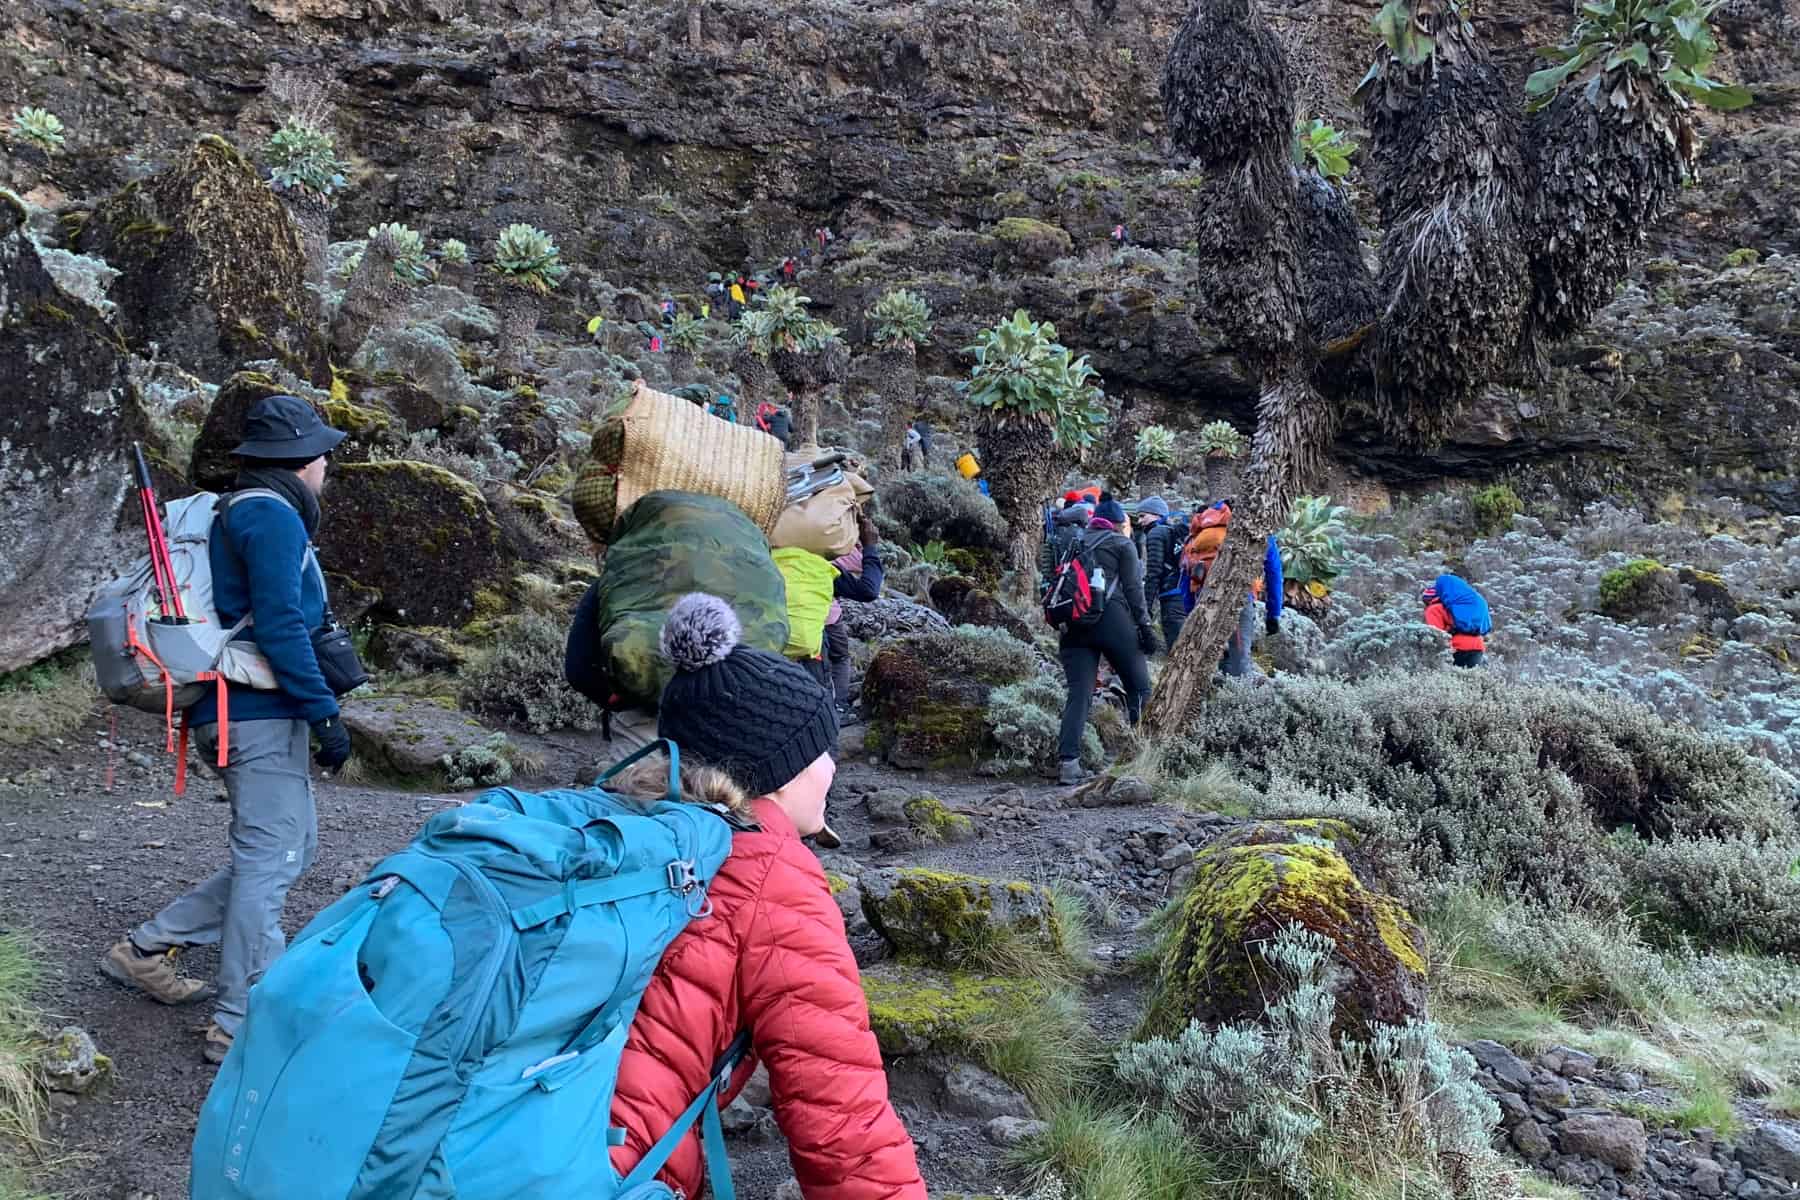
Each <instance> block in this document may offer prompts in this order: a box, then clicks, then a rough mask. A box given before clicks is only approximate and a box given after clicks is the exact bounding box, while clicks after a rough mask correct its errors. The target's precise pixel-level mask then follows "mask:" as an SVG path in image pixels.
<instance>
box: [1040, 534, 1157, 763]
mask: <svg viewBox="0 0 1800 1200" xmlns="http://www.w3.org/2000/svg"><path fill="white" fill-rule="evenodd" d="M1068 511H1078V510H1068ZM1059 515H1060V514H1059ZM1124 527H1125V510H1124V508H1123V507H1121V506H1120V504H1119V502H1118V501H1116V500H1103V501H1101V502H1100V504H1099V506H1098V507H1096V508H1095V509H1094V515H1093V517H1092V518H1090V519H1089V521H1088V524H1087V528H1086V530H1084V531H1082V532H1081V533H1080V534H1079V540H1078V541H1074V542H1072V543H1071V544H1070V545H1069V547H1068V549H1067V550H1065V551H1064V552H1063V554H1062V556H1061V558H1060V559H1059V560H1058V563H1057V565H1056V567H1055V568H1054V570H1055V572H1056V575H1055V577H1053V578H1052V580H1051V583H1050V589H1049V591H1048V592H1047V593H1046V594H1045V597H1044V616H1045V619H1046V620H1048V621H1049V622H1050V623H1051V624H1052V625H1057V626H1058V627H1059V628H1060V629H1061V630H1062V641H1061V643H1060V646H1059V648H1058V656H1059V657H1060V658H1061V659H1062V665H1063V673H1064V675H1065V676H1066V678H1067V682H1068V698H1067V699H1066V700H1065V701H1064V703H1063V714H1062V732H1061V736H1060V737H1059V738H1058V740H1057V747H1056V756H1057V781H1058V782H1059V783H1062V784H1065V785H1071V786H1072V785H1074V784H1077V783H1080V782H1081V781H1082V780H1083V779H1084V778H1085V777H1086V776H1085V773H1084V772H1083V771H1082V767H1081V735H1082V731H1083V730H1084V729H1086V728H1087V719H1088V713H1089V711H1090V710H1091V709H1092V708H1093V705H1094V684H1095V682H1096V681H1098V679H1099V677H1100V660H1101V659H1105V660H1106V662H1107V663H1108V664H1109V665H1111V667H1112V669H1113V671H1114V672H1116V673H1117V674H1118V677H1119V681H1120V683H1122V684H1123V685H1124V687H1125V712H1126V717H1127V719H1129V721H1130V722H1131V724H1133V725H1136V724H1137V722H1138V715H1139V714H1140V713H1141V712H1142V711H1143V706H1144V701H1145V700H1147V699H1149V697H1150V667H1149V664H1148V663H1147V662H1146V661H1145V656H1146V655H1149V654H1154V653H1155V652H1156V648H1157V646H1156V632H1155V630H1154V628H1153V627H1152V626H1151V623H1150V611H1149V609H1148V608H1146V607H1145V605H1144V577H1143V568H1142V566H1140V565H1139V563H1138V556H1137V551H1136V550H1135V549H1133V548H1132V545H1131V538H1130V537H1128V536H1127V535H1126V534H1125V533H1124Z"/></svg>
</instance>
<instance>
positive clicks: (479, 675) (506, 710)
mask: <svg viewBox="0 0 1800 1200" xmlns="http://www.w3.org/2000/svg"><path fill="white" fill-rule="evenodd" d="M563 634H564V628H563V625H562V624H560V623H558V622H556V621H552V620H551V619H550V618H548V617H544V616H540V615H538V614H537V613H521V614H519V615H518V616H515V617H510V618H508V619H507V620H505V621H504V622H503V623H502V624H501V625H500V628H499V630H498V632H497V633H495V635H494V640H493V642H492V643H491V644H490V645H489V646H487V647H486V648H485V649H484V650H482V652H481V653H480V654H478V655H477V656H476V657H475V659H474V661H473V662H471V663H470V664H469V665H468V666H467V667H465V668H464V669H463V671H462V673H461V674H460V676H459V684H460V690H459V693H458V700H459V701H460V702H461V704H462V705H463V707H465V708H468V709H471V710H473V711H475V712H479V713H484V714H486V715H488V716H491V717H496V718H499V719H501V720H505V721H510V722H512V723H513V724H515V725H520V726H523V727H524V728H526V729H529V730H530V731H531V732H533V733H548V732H549V731H550V730H552V729H592V728H594V726H595V725H596V724H598V722H599V715H600V714H599V710H598V709H596V708H595V707H594V706H593V704H591V703H590V702H589V701H588V700H587V698H586V697H584V696H581V695H579V694H578V693H576V692H575V691H573V690H572V689H571V688H570V687H569V685H568V682H567V681H566V680H565V679H564V678H563V649H564V646H563V641H564V638H563Z"/></svg>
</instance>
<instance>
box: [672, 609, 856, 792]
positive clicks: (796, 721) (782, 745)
mask: <svg viewBox="0 0 1800 1200" xmlns="http://www.w3.org/2000/svg"><path fill="white" fill-rule="evenodd" d="M742 638H743V628H742V626H741V625H739V623H738V618H737V614H736V613H734V612H732V611H731V605H729V604H727V603H725V601H723V600H721V599H719V598H718V597H717V596H709V595H707V594H705V593H704V592H695V593H692V594H690V595H687V596H683V597H682V598H681V599H680V600H677V601H676V602H675V607H674V608H671V609H670V610H669V619H668V621H667V622H665V623H664V625H663V632H662V652H663V657H665V658H667V659H668V660H669V661H670V662H671V663H673V664H674V666H675V677H674V678H673V679H671V680H669V684H668V686H667V687H665V688H663V694H662V707H661V710H660V712H659V713H658V715H657V718H656V734H657V736H658V737H665V738H668V739H669V740H670V741H672V742H674V743H675V744H676V745H677V746H679V747H681V749H682V750H684V751H686V752H687V753H689V754H691V755H693V756H694V757H695V758H697V759H699V760H700V761H701V762H703V763H705V764H707V765H708V766H712V767H717V768H718V769H720V770H721V771H724V772H725V773H726V774H727V775H729V776H731V778H732V780H733V781H734V782H735V783H737V784H738V786H739V787H742V788H743V789H744V790H745V791H747V792H749V793H750V794H751V795H752V796H766V795H768V794H769V793H770V792H774V791H778V790H779V789H781V788H782V787H785V786H786V785H787V784H789V783H791V782H792V781H793V780H794V779H795V778H796V777H797V776H798V775H799V774H800V772H802V771H804V770H806V768H807V767H808V766H810V765H811V764H812V762H813V760H815V759H817V758H818V757H819V755H821V754H824V753H825V752H826V751H828V750H830V749H831V748H832V747H833V746H834V745H835V744H836V743H837V731H838V728H837V713H836V711H835V709H834V708H833V706H832V703H831V696H830V694H829V693H827V692H826V691H825V689H824V688H823V687H820V686H819V682H818V680H816V679H814V678H813V677H812V676H811V675H810V674H808V673H807V671H806V668H804V667H802V666H801V665H800V664H799V663H796V662H790V661H789V660H788V659H785V658H783V657H781V655H779V654H771V653H769V652H768V651H766V650H757V649H755V648H753V647H750V646H745V645H742V644H740V642H741V639H742Z"/></svg>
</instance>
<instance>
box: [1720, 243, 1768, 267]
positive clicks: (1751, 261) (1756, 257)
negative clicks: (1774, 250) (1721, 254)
mask: <svg viewBox="0 0 1800 1200" xmlns="http://www.w3.org/2000/svg"><path fill="white" fill-rule="evenodd" d="M1761 261H1762V251H1760V250H1752V249H1751V248H1750V247H1748V246H1740V247H1738V248H1737V249H1736V250H1733V251H1732V252H1731V253H1730V254H1727V255H1726V256H1725V258H1724V260H1723V261H1722V262H1720V264H1719V265H1720V266H1721V267H1723V268H1724V269H1725V270H1727V271H1729V270H1732V269H1733V268H1735V267H1754V266H1755V265H1756V264H1757V263H1759V262H1761Z"/></svg>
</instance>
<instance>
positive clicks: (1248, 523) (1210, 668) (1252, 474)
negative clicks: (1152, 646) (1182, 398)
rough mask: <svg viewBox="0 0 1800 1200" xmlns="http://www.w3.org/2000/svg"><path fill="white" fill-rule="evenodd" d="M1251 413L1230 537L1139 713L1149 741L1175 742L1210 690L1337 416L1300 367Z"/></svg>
mask: <svg viewBox="0 0 1800 1200" xmlns="http://www.w3.org/2000/svg"><path fill="white" fill-rule="evenodd" d="M1256 409H1257V424H1256V441H1255V444H1254V450H1253V453H1252V458H1251V461H1250V467H1249V469H1248V470H1247V471H1246V472H1245V473H1244V479H1243V485H1244V486H1243V488H1242V489H1241V491H1242V493H1243V496H1242V498H1241V502H1240V504H1239V506H1238V507H1237V508H1235V509H1233V510H1232V514H1231V532H1230V533H1229V534H1228V535H1227V537H1226V538H1225V545H1224V547H1223V548H1222V549H1221V550H1220V551H1219V557H1218V560H1217V561H1216V562H1214V563H1213V565H1212V569H1211V570H1209V571H1208V572H1207V573H1206V587H1205V588H1204V589H1202V591H1201V593H1200V599H1199V601H1198V602H1197V603H1196V604H1195V605H1194V611H1193V612H1191V613H1189V614H1188V619H1187V623H1186V624H1185V625H1183V626H1182V627H1181V636H1180V637H1179V638H1176V639H1175V645H1174V646H1172V647H1170V650H1169V661H1168V665H1167V666H1165V667H1164V668H1163V672H1162V675H1161V676H1160V677H1158V679H1157V682H1156V691H1155V692H1153V693H1152V694H1151V696H1150V702H1149V703H1148V704H1146V705H1145V706H1144V726H1143V727H1144V731H1145V733H1146V734H1147V735H1148V736H1149V737H1152V738H1165V737H1177V736H1179V735H1180V734H1181V731H1182V729H1183V728H1184V727H1185V726H1186V724H1187V722H1188V719H1189V718H1190V717H1191V716H1192V714H1193V711H1194V708H1195V707H1196V705H1198V703H1199V702H1200V700H1201V698H1202V697H1204V696H1205V694H1206V693H1207V692H1208V691H1210V690H1211V688H1212V686H1213V682H1214V677H1215V675H1216V674H1217V672H1218V669H1219V660H1220V659H1221V658H1222V657H1223V656H1224V653H1225V643H1226V642H1228V641H1230V640H1231V635H1232V634H1233V633H1234V632H1235V631H1236V630H1237V623H1238V615H1239V613H1241V612H1242V611H1243V607H1244V597H1245V596H1246V595H1248V594H1249V592H1250V589H1251V587H1252V586H1253V585H1254V584H1255V583H1256V581H1257V579H1258V578H1260V577H1261V575H1262V569H1263V557H1264V552H1265V548H1266V545H1267V539H1268V537H1269V535H1270V534H1272V533H1274V532H1275V531H1276V530H1277V529H1279V528H1280V527H1281V523H1282V520H1283V519H1284V518H1285V517H1286V516H1287V512H1288V509H1289V507H1290V506H1291V505H1292V504H1293V499H1294V496H1296V495H1297V494H1299V492H1300V491H1301V489H1302V488H1304V487H1305V486H1306V485H1307V484H1308V483H1310V482H1311V481H1312V480H1313V479H1315V478H1317V476H1318V472H1319V469H1320V467H1321V466H1322V465H1323V463H1324V460H1325V454H1326V452H1327V451H1328V450H1329V449H1330V446H1331V439H1332V438H1333V437H1334V436H1335V435H1336V433H1337V413H1336V411H1335V410H1334V409H1333V407H1332V405H1331V404H1330V403H1329V402H1328V401H1327V400H1326V399H1325V398H1324V397H1322V396H1321V395H1320V394H1319V392H1318V390H1317V389H1316V388H1315V387H1313V385H1312V382H1311V380H1309V379H1307V378H1306V377H1305V376H1304V375H1303V374H1302V373H1301V371H1300V370H1299V369H1298V368H1297V369H1296V370H1295V371H1293V372H1292V373H1290V375H1289V376H1288V378H1286V379H1283V380H1280V381H1278V382H1276V383H1275V384H1274V385H1273V386H1270V387H1267V388H1265V389H1264V391H1263V394H1262V398H1261V399H1260V400H1258V401H1257V406H1256Z"/></svg>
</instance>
